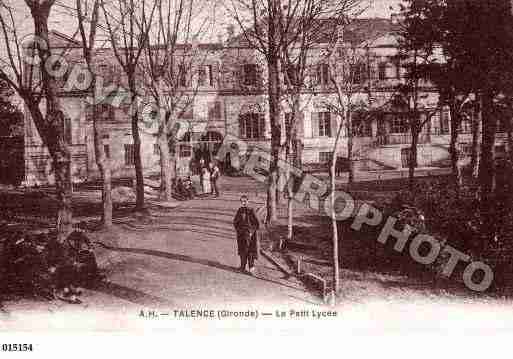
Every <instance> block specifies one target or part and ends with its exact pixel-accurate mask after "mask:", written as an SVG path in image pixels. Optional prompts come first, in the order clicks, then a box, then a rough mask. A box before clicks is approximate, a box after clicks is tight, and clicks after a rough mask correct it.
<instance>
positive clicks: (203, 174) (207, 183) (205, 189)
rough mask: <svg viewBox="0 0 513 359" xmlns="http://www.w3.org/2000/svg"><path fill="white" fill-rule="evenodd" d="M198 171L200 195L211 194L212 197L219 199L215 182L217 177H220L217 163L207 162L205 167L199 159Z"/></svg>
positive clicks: (203, 162)
mask: <svg viewBox="0 0 513 359" xmlns="http://www.w3.org/2000/svg"><path fill="white" fill-rule="evenodd" d="M199 170H200V173H199V177H200V184H201V192H202V194H204V195H205V194H213V195H214V197H219V188H218V187H217V181H218V180H219V177H221V171H220V170H219V167H218V165H217V163H213V162H209V163H208V165H206V164H205V160H203V159H201V160H200V162H199Z"/></svg>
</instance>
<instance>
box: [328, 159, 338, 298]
mask: <svg viewBox="0 0 513 359" xmlns="http://www.w3.org/2000/svg"><path fill="white" fill-rule="evenodd" d="M334 153H336V150H335V151H334ZM335 164H336V163H335V161H331V167H330V175H331V189H330V191H331V196H330V200H331V210H332V213H331V227H332V236H333V294H334V295H335V297H336V296H338V293H339V291H340V263H339V259H338V227H337V219H336V217H335Z"/></svg>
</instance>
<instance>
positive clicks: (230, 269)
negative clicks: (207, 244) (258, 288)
mask: <svg viewBox="0 0 513 359" xmlns="http://www.w3.org/2000/svg"><path fill="white" fill-rule="evenodd" d="M98 243H99V242H98ZM101 245H102V246H103V247H105V248H106V249H109V250H111V251H114V252H123V253H134V254H146V255H150V256H155V257H161V258H169V259H173V260H178V261H184V262H189V263H195V264H201V265H205V266H209V267H213V268H217V269H221V270H225V271H228V272H232V273H236V274H242V273H241V272H240V271H239V268H238V267H231V266H229V265H226V264H222V263H219V262H215V261H211V260H208V259H199V258H194V257H191V256H187V255H183V254H176V253H168V252H161V251H157V250H153V249H142V248H141V249H140V248H116V247H110V246H107V245H105V244H101ZM248 278H255V279H259V280H262V281H265V282H269V283H273V284H276V285H280V286H283V287H286V288H290V289H294V290H297V291H300V292H306V291H305V290H302V289H300V288H298V287H293V286H290V285H287V284H283V283H280V282H278V281H275V280H272V279H269V278H263V277H261V276H249V275H248Z"/></svg>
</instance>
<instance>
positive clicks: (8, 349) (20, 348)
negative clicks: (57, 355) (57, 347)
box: [1, 344, 33, 352]
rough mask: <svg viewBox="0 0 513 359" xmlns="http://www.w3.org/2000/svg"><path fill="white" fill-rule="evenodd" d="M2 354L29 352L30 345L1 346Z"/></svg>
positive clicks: (30, 349)
mask: <svg viewBox="0 0 513 359" xmlns="http://www.w3.org/2000/svg"><path fill="white" fill-rule="evenodd" d="M1 348H2V351H3V352H31V351H32V350H33V348H32V344H2V347H1Z"/></svg>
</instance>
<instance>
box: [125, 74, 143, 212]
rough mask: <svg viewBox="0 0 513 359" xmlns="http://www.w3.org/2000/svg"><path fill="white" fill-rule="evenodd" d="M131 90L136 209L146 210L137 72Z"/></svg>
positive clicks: (130, 76)
mask: <svg viewBox="0 0 513 359" xmlns="http://www.w3.org/2000/svg"><path fill="white" fill-rule="evenodd" d="M128 77H129V79H128V85H129V89H130V93H131V95H130V100H131V106H132V107H131V115H132V121H131V122H132V123H131V125H132V138H133V140H134V165H135V166H134V167H135V192H136V193H135V194H136V201H135V209H136V210H137V211H141V210H144V176H143V168H142V159H141V136H140V134H139V113H138V110H137V87H136V84H135V71H134V72H132V74H129V75H128Z"/></svg>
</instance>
